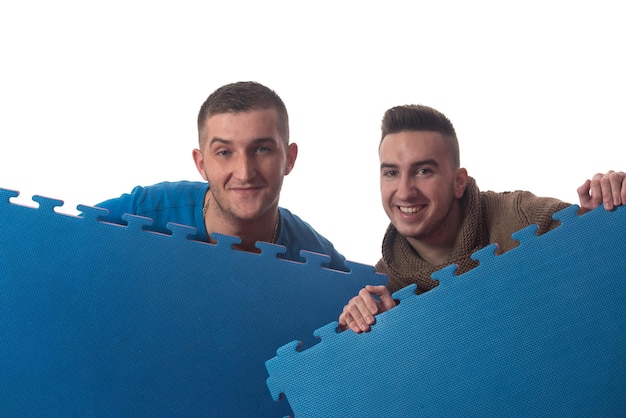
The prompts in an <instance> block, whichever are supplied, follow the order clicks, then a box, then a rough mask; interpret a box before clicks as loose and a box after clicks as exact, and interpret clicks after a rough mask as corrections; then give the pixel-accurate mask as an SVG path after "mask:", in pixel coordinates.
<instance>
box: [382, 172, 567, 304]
mask: <svg viewBox="0 0 626 418" xmlns="http://www.w3.org/2000/svg"><path fill="white" fill-rule="evenodd" d="M568 206H570V204H569V203H566V202H563V201H560V200H558V199H554V198H547V197H537V196H535V195H534V194H532V193H530V192H527V191H514V192H504V193H496V192H492V191H487V192H481V191H480V190H479V189H478V186H477V185H476V181H475V180H474V179H473V178H471V177H470V178H469V179H468V185H467V188H466V190H465V193H464V194H463V197H462V198H461V209H462V213H463V216H464V217H463V223H462V225H461V228H460V230H459V232H458V235H457V237H456V242H455V244H454V246H453V248H452V251H451V252H450V256H449V258H448V260H447V261H446V262H445V263H444V264H440V265H433V264H430V263H428V262H426V261H424V260H423V259H422V258H421V257H420V255H419V254H418V253H417V252H416V251H415V250H414V249H413V247H412V246H411V244H410V243H409V242H408V241H407V239H406V238H405V237H403V236H402V235H400V234H399V233H398V231H397V230H396V229H395V228H394V226H393V225H391V224H390V225H389V227H388V228H387V231H386V232H385V237H384V239H383V245H382V258H381V260H380V261H379V262H378V263H377V264H376V270H377V271H379V272H381V273H384V274H386V275H387V276H388V278H389V280H388V284H387V286H388V287H389V290H390V291H391V292H395V291H397V290H399V289H402V288H403V287H406V286H408V285H410V284H412V283H415V284H417V290H416V293H423V292H426V291H428V290H430V289H432V288H434V287H436V286H437V285H438V284H439V283H438V281H437V280H433V279H431V274H432V273H434V272H435V271H437V270H440V269H442V268H444V267H446V266H448V265H450V264H453V263H456V265H457V269H456V274H457V275H459V274H463V273H465V272H467V271H468V270H470V269H472V268H474V267H476V266H477V265H478V261H475V260H472V259H471V258H470V256H471V255H472V254H473V253H475V252H476V251H478V250H480V249H481V248H483V247H486V246H487V245H489V244H491V243H496V244H497V245H498V249H497V251H496V254H502V253H503V252H506V251H508V250H510V249H512V248H514V247H516V246H517V245H518V244H519V243H518V242H516V241H515V240H513V239H512V238H511V234H513V233H514V232H516V231H519V230H520V229H523V228H525V227H527V226H529V225H532V224H536V225H537V226H538V230H537V234H543V233H545V232H547V231H549V230H550V229H552V228H554V227H556V226H557V225H558V221H555V220H554V219H553V218H552V214H554V213H555V212H558V211H559V210H561V209H564V208H566V207H568Z"/></svg>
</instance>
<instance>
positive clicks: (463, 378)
mask: <svg viewBox="0 0 626 418" xmlns="http://www.w3.org/2000/svg"><path fill="white" fill-rule="evenodd" d="M577 209H578V207H576V206H572V207H569V208H567V209H565V210H563V211H560V212H558V213H557V214H555V218H556V219H559V220H560V221H561V225H559V226H558V227H557V228H555V229H554V230H552V231H550V232H547V233H545V234H543V235H540V236H537V235H536V226H534V225H533V226H530V227H528V228H525V229H523V230H521V231H518V232H517V233H515V234H514V235H513V238H514V239H516V240H519V241H520V245H519V246H518V247H517V248H514V249H513V250H511V251H508V252H506V253H504V254H502V255H499V256H496V255H495V249H496V247H495V246H494V245H492V246H489V247H486V248H484V249H482V250H481V251H479V252H477V253H476V254H474V256H473V257H474V258H475V259H476V260H479V262H480V264H479V266H478V267H476V268H474V269H473V270H470V271H469V272H467V273H465V274H462V275H459V276H455V275H454V270H455V268H456V267H455V266H450V267H449V268H446V269H443V270H440V271H438V272H436V273H435V274H434V275H433V278H434V279H437V280H439V281H440V285H439V286H438V287H436V288H435V289H433V290H431V291H429V292H426V293H424V294H421V295H415V293H414V286H410V287H407V288H404V289H402V290H400V291H398V292H396V293H395V294H394V297H395V298H396V299H399V300H400V304H399V305H398V306H397V307H395V308H394V309H392V310H390V311H388V312H385V313H382V314H380V315H378V316H377V322H376V324H375V325H374V326H373V327H372V329H371V331H370V332H368V333H362V334H355V333H353V332H352V331H345V332H341V333H337V332H336V331H335V330H336V327H337V323H336V322H331V323H329V324H328V325H326V326H324V327H321V328H319V329H317V331H315V335H317V336H318V337H320V338H321V341H320V342H319V343H318V344H316V345H314V346H312V347H308V348H307V347H303V348H302V349H300V350H299V351H298V349H297V347H298V341H293V342H291V343H289V344H286V345H284V346H282V347H280V348H279V349H278V350H277V355H276V356H275V357H273V358H271V359H269V360H268V361H267V362H266V367H267V370H268V372H269V374H270V377H269V378H268V381H267V384H268V387H269V389H270V391H271V392H272V396H273V397H274V399H276V400H279V399H280V398H282V399H281V400H280V402H279V403H281V402H282V403H286V402H288V403H289V404H290V405H291V407H292V408H293V411H294V415H295V417H296V418H301V417H321V416H324V417H327V416H333V417H336V416H342V417H382V416H394V417H408V416H411V417H417V416H424V417H438V416H452V417H459V416H472V417H488V416H489V417H491V416H493V417H503V416H506V417H510V416H519V417H530V416H532V417H539V416H546V417H557V416H558V417H574V416H577V417H608V416H615V417H617V416H621V417H623V416H626V207H623V206H622V207H619V208H618V209H617V210H615V211H611V212H607V211H605V210H604V209H603V208H598V209H596V210H594V211H591V212H589V213H587V214H585V215H583V216H577V215H576V214H575V212H576V210H577ZM298 337H299V336H296V335H294V338H298Z"/></svg>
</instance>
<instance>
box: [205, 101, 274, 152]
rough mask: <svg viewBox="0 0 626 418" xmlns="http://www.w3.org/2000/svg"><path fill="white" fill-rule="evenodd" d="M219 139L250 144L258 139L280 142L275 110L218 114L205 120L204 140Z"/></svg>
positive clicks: (207, 141)
mask: <svg viewBox="0 0 626 418" xmlns="http://www.w3.org/2000/svg"><path fill="white" fill-rule="evenodd" d="M214 138H220V139H223V140H227V141H232V142H238V143H239V142H242V143H246V142H252V141H255V140H258V139H260V138H268V139H269V138H272V139H274V140H276V141H277V142H282V140H283V139H282V137H281V136H280V133H279V132H278V113H277V111H276V109H260V110H251V111H247V112H237V113H220V114H217V115H211V116H210V117H208V118H207V120H206V124H205V128H204V140H205V141H206V143H207V144H208V143H209V142H210V141H211V140H212V139H214Z"/></svg>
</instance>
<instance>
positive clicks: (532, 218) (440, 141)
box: [339, 105, 626, 332]
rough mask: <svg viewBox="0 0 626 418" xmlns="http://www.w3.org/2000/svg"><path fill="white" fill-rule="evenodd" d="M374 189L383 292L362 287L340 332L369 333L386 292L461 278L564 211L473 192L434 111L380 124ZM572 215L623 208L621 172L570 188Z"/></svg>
mask: <svg viewBox="0 0 626 418" xmlns="http://www.w3.org/2000/svg"><path fill="white" fill-rule="evenodd" d="M379 157H380V190H381V197H382V202H383V207H384V209H385V212H386V213H387V216H388V217H389V219H390V220H391V224H390V225H389V227H388V229H387V231H386V233H385V236H384V239H383V244H382V259H381V260H380V261H379V262H378V263H377V264H376V269H377V270H378V271H379V272H381V273H384V274H387V275H388V277H389V279H388V284H387V286H367V287H365V288H364V289H362V290H361V291H360V292H359V294H358V295H357V296H355V297H354V298H352V299H351V300H350V302H349V303H348V304H347V305H346V306H345V307H344V309H343V312H342V313H341V315H340V316H339V326H340V328H341V329H344V330H345V329H348V328H350V329H351V330H352V331H354V332H363V331H369V329H370V326H371V325H372V324H373V323H374V322H375V318H374V315H376V314H378V313H381V312H384V311H386V310H389V309H391V308H393V307H394V306H396V302H395V301H394V300H393V298H392V297H391V293H393V292H395V291H396V290H399V289H401V288H403V287H405V286H408V285H410V284H412V283H415V284H416V285H417V293H423V292H426V291H428V290H430V289H432V288H433V287H435V286H437V284H438V283H437V282H436V281H435V280H432V279H431V278H430V276H431V274H432V273H433V272H435V271H436V270H440V269H442V268H443V267H445V266H447V265H450V264H452V263H455V264H457V266H458V269H457V274H462V273H464V272H466V271H468V270H470V269H472V268H473V267H475V266H476V265H477V264H478V262H477V261H474V260H472V259H471V258H470V256H471V255H472V254H473V253H475V252H476V251H478V250H480V249H481V248H483V247H485V246H487V245H489V244H491V243H497V245H498V253H502V252H505V251H508V250H510V249H511V248H513V247H515V245H516V243H515V242H514V241H513V239H512V238H511V234H512V233H514V232H516V231H518V230H520V229H522V228H524V227H526V226H528V225H531V224H537V226H538V233H539V234H542V233H544V232H546V231H548V230H550V229H552V228H554V227H555V226H557V224H558V223H557V221H554V220H553V219H552V214H553V213H555V212H557V211H559V210H561V209H564V208H565V207H567V206H570V204H569V203H565V202H562V201H560V200H557V199H553V198H541V197H537V196H535V195H533V194H532V193H530V192H526V191H516V192H507V193H494V192H481V191H480V190H479V189H478V186H477V185H476V182H475V181H474V179H473V178H471V177H469V176H468V174H467V171H466V170H465V169H464V168H461V167H460V159H459V145H458V141H457V138H456V133H455V130H454V127H453V125H452V123H451V122H450V121H449V120H448V118H447V117H446V116H445V115H443V114H442V113H440V112H438V111H437V110H435V109H432V108H429V107H426V106H419V105H409V106H398V107H394V108H391V109H389V110H388V111H387V112H386V113H385V115H384V117H383V122H382V139H381V142H380V145H379ZM578 195H579V198H580V208H581V209H580V212H583V213H584V212H587V211H589V210H591V209H594V208H596V207H597V206H599V205H600V204H604V206H605V208H606V209H607V210H611V209H613V208H614V207H615V206H619V205H621V204H624V203H626V173H623V172H613V171H610V172H608V173H607V174H596V175H595V176H594V177H593V179H592V180H587V181H586V182H585V183H584V184H583V185H582V186H580V187H579V188H578Z"/></svg>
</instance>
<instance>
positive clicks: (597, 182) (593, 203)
mask: <svg viewBox="0 0 626 418" xmlns="http://www.w3.org/2000/svg"><path fill="white" fill-rule="evenodd" d="M604 179H605V176H604V175H603V174H601V173H598V174H596V175H594V176H593V177H592V178H591V190H590V192H589V194H590V196H591V198H590V209H595V208H597V207H598V206H600V205H601V204H603V203H604V200H603V199H604V195H603V193H602V192H603V186H602V182H603V181H605V180H604Z"/></svg>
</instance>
